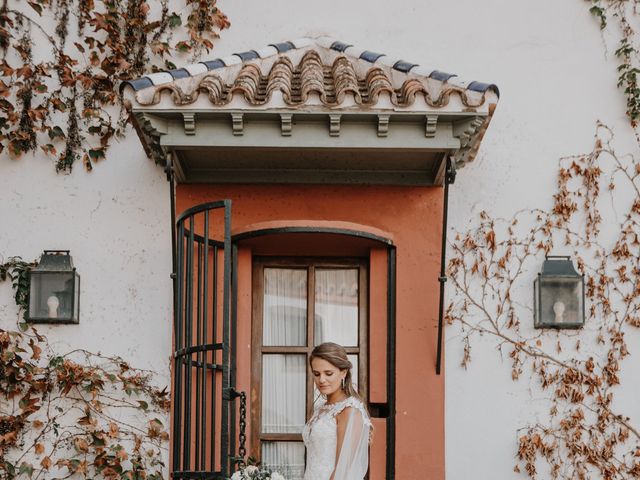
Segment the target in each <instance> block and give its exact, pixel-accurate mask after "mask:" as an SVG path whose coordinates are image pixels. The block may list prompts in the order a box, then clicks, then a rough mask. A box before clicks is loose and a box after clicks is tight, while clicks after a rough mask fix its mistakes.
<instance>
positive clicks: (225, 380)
mask: <svg viewBox="0 0 640 480" xmlns="http://www.w3.org/2000/svg"><path fill="white" fill-rule="evenodd" d="M223 203H224V272H223V278H224V281H223V298H222V302H223V303H222V343H223V344H224V347H223V349H222V363H223V365H225V368H224V369H223V370H222V392H223V395H224V392H228V391H229V389H230V388H231V381H230V380H231V378H230V376H229V373H230V372H229V360H230V358H229V353H230V352H229V295H230V294H231V292H230V290H229V286H230V283H231V201H230V200H223ZM228 410H229V409H227V408H223V409H222V415H221V422H222V425H221V442H222V445H221V447H222V448H221V452H222V453H221V456H220V464H221V467H222V472H223V473H226V472H227V471H228V470H227V466H228V465H229V430H228V429H229V418H228V414H229V411H228Z"/></svg>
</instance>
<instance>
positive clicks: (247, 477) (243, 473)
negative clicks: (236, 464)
mask: <svg viewBox="0 0 640 480" xmlns="http://www.w3.org/2000/svg"><path fill="white" fill-rule="evenodd" d="M231 480H285V478H284V477H283V476H282V475H281V474H279V473H278V472H272V471H271V470H267V469H264V468H260V467H257V466H256V465H247V466H246V467H243V468H241V469H240V470H238V471H237V472H235V473H234V474H233V475H231Z"/></svg>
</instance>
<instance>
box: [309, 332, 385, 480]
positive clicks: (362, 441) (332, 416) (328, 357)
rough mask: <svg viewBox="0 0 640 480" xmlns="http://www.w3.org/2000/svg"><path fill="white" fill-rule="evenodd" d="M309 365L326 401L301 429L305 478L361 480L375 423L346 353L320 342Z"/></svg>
mask: <svg viewBox="0 0 640 480" xmlns="http://www.w3.org/2000/svg"><path fill="white" fill-rule="evenodd" d="M309 365H310V366H311V372H312V373H313V380H314V382H315V385H316V387H317V388H318V390H319V391H320V394H321V395H322V396H323V397H324V398H325V399H326V401H325V402H324V403H323V404H321V405H320V406H319V407H318V408H317V409H316V410H315V412H314V413H313V416H312V417H311V419H310V420H309V421H308V422H307V424H306V425H305V426H304V429H303V431H302V437H303V439H304V444H305V446H306V448H307V468H306V471H305V473H304V480H362V479H363V478H364V476H365V474H366V473H367V468H368V464H369V439H370V433H371V429H372V425H371V420H370V418H369V415H368V413H367V410H366V408H365V406H364V404H363V403H362V400H360V396H359V395H358V392H357V391H356V389H355V388H354V385H353V383H352V378H351V367H352V365H351V362H350V361H349V359H348V358H347V352H346V351H345V349H344V348H343V347H341V346H340V345H338V344H336V343H323V344H320V345H318V346H317V347H315V348H314V349H313V351H312V352H311V356H310V357H309Z"/></svg>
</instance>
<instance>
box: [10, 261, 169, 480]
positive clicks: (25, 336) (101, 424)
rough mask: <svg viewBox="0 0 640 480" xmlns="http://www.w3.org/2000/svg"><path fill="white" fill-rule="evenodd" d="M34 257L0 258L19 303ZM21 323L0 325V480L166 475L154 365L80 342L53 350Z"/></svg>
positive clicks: (23, 302) (162, 399)
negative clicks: (89, 348)
mask: <svg viewBox="0 0 640 480" xmlns="http://www.w3.org/2000/svg"><path fill="white" fill-rule="evenodd" d="M35 265H36V264H35V263H34V262H25V261H23V260H22V259H21V258H20V257H11V258H9V259H8V260H7V261H6V262H4V263H0V281H5V280H7V279H11V281H12V286H13V288H14V291H15V301H16V305H17V306H18V307H19V310H21V311H26V308H27V305H28V280H27V273H28V271H29V270H30V269H31V268H33V267H34V266H35ZM19 327H20V328H19V329H18V330H4V329H2V328H0V480H12V479H17V478H30V479H39V478H51V477H52V476H54V475H55V476H56V478H67V477H70V476H72V475H75V474H79V475H82V476H83V477H84V478H106V479H123V480H134V479H143V478H146V479H148V480H162V479H163V478H164V460H163V459H164V458H165V456H166V444H167V442H168V439H169V435H168V432H167V431H166V428H165V425H164V419H165V418H166V416H167V413H168V410H169V393H168V391H167V390H166V388H162V389H161V388H158V387H156V386H155V385H154V382H153V380H154V375H153V372H149V371H145V370H141V369H137V368H134V367H132V366H131V365H129V364H128V363H127V362H126V361H124V360H123V359H122V358H120V357H115V356H112V357H109V356H105V355H102V354H96V353H92V352H89V351H86V350H83V349H78V350H73V351H70V352H67V353H64V354H60V353H56V352H54V350H53V349H52V347H51V345H50V344H49V343H48V341H47V339H46V337H45V336H43V335H41V334H40V333H39V332H38V331H37V330H36V328H34V327H33V326H30V325H29V324H27V323H25V322H20V323H19ZM54 471H55V472H56V473H55V474H54ZM57 475H62V476H61V477H58V476H57Z"/></svg>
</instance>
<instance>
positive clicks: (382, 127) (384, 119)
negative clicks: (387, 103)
mask: <svg viewBox="0 0 640 480" xmlns="http://www.w3.org/2000/svg"><path fill="white" fill-rule="evenodd" d="M390 118H391V115H382V114H381V115H378V136H379V137H386V136H387V135H389V119H390Z"/></svg>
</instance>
